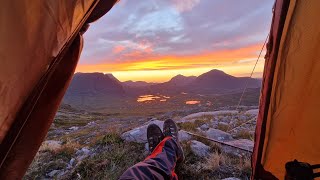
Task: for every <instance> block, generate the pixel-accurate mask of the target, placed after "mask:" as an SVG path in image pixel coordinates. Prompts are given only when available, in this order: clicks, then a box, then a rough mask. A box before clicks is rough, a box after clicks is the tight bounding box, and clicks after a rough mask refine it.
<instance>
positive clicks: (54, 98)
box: [0, 35, 82, 179]
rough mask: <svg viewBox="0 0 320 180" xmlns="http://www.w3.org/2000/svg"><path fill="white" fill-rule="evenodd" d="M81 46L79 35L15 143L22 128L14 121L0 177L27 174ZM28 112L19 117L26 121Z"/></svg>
mask: <svg viewBox="0 0 320 180" xmlns="http://www.w3.org/2000/svg"><path fill="white" fill-rule="evenodd" d="M81 49H82V37H81V36H80V35H78V36H77V37H76V39H75V40H74V41H73V43H72V45H71V46H70V47H69V48H68V52H67V53H66V54H65V55H64V57H63V58H62V59H61V60H60V62H59V63H57V64H56V65H55V67H54V69H53V70H52V71H51V72H52V74H51V75H50V78H49V79H48V80H47V82H46V84H47V85H45V88H44V89H43V90H42V92H41V96H40V97H39V99H37V101H36V103H35V105H34V108H33V110H32V111H31V112H30V114H28V119H29V120H28V121H26V122H25V124H24V125H23V128H22V129H21V130H20V133H19V136H18V137H17V139H16V140H15V142H14V143H13V142H12V139H13V138H14V137H15V135H16V132H17V130H18V129H19V128H20V127H21V125H20V123H21V121H20V119H19V120H16V121H15V122H14V124H13V126H12V127H13V129H10V131H9V134H7V136H6V138H5V139H4V141H3V142H2V145H3V146H5V147H10V148H11V149H9V150H8V149H7V148H4V149H1V150H5V151H4V152H9V153H8V154H6V159H5V161H4V163H3V164H2V166H1V169H0V179H20V178H21V177H22V176H23V175H24V173H25V171H26V170H27V168H28V166H29V164H30V163H31V162H32V160H33V157H34V155H35V154H36V153H37V151H38V148H39V147H40V145H41V143H42V141H43V139H44V138H45V136H46V134H47V132H48V130H49V128H50V125H51V123H52V121H53V118H54V116H55V113H56V111H57V109H58V107H59V104H60V101H61V100H62V98H63V95H64V93H65V91H66V89H67V87H68V84H69V83H70V81H71V79H72V76H73V73H74V71H75V67H76V65H77V62H78V59H79V55H80V52H81ZM29 101H32V100H29ZM26 113H29V112H28V109H27V111H26V112H25V111H23V112H21V113H20V114H18V117H21V119H22V120H24V119H25V114H26ZM10 145H12V147H11V146H10ZM2 153H3V152H1V156H2V155H3V154H2Z"/></svg>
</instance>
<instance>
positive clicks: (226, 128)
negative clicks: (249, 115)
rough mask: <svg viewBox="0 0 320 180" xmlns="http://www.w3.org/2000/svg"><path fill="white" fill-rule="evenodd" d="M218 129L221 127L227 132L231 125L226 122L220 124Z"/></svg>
mask: <svg viewBox="0 0 320 180" xmlns="http://www.w3.org/2000/svg"><path fill="white" fill-rule="evenodd" d="M217 129H220V130H221V131H224V132H227V131H228V130H229V129H230V127H229V125H226V124H218V126H217Z"/></svg>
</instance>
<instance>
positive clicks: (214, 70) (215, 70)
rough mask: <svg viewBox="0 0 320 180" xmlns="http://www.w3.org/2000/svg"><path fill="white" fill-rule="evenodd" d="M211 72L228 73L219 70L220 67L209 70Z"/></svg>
mask: <svg viewBox="0 0 320 180" xmlns="http://www.w3.org/2000/svg"><path fill="white" fill-rule="evenodd" d="M209 72H210V73H223V74H226V73H225V72H223V71H221V70H218V69H212V70H211V71H209Z"/></svg>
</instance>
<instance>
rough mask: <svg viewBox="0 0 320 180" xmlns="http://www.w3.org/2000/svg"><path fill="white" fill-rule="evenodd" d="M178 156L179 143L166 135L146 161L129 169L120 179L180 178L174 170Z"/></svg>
mask: <svg viewBox="0 0 320 180" xmlns="http://www.w3.org/2000/svg"><path fill="white" fill-rule="evenodd" d="M177 157H178V144H177V143H176V141H175V140H173V139H172V138H171V137H166V138H164V139H163V140H162V141H161V142H160V143H159V144H158V146H157V147H156V148H155V149H154V150H153V152H152V153H151V154H150V155H149V156H148V157H147V158H146V159H145V160H144V161H142V162H139V163H137V164H135V165H134V166H132V167H130V168H129V169H127V170H126V171H125V172H124V173H123V174H122V176H121V177H120V179H121V180H124V179H139V180H140V179H148V180H149V179H173V180H175V179H178V176H177V175H176V173H175V172H174V168H175V166H176V162H177Z"/></svg>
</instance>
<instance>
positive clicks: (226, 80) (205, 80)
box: [188, 69, 261, 93]
mask: <svg viewBox="0 0 320 180" xmlns="http://www.w3.org/2000/svg"><path fill="white" fill-rule="evenodd" d="M247 83H248V85H247V87H248V88H258V87H260V86H261V81H260V80H258V79H254V78H249V77H234V76H231V75H229V74H226V73H225V72H223V71H220V70H216V69H213V70H211V71H209V72H206V73H204V74H202V75H200V76H198V77H197V78H196V79H195V80H194V81H193V82H191V83H190V84H189V85H188V88H189V89H190V90H192V91H196V92H210V91H211V92H214V93H217V92H228V91H235V90H239V89H243V88H244V87H245V86H246V84H247Z"/></svg>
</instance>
